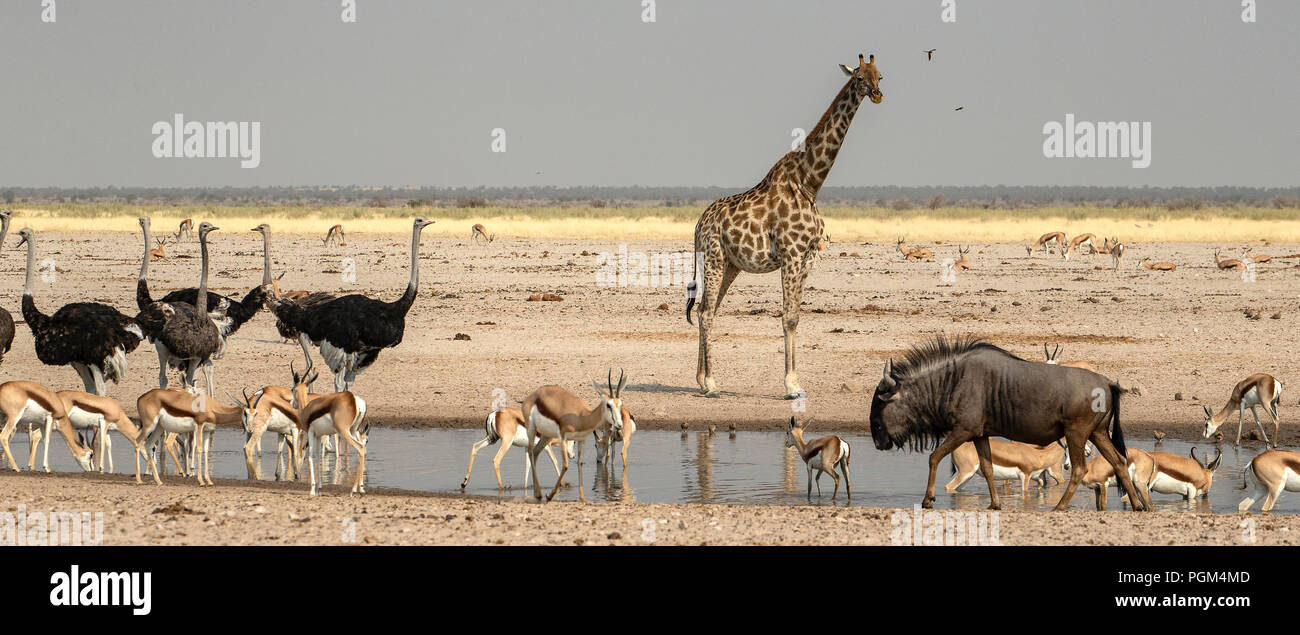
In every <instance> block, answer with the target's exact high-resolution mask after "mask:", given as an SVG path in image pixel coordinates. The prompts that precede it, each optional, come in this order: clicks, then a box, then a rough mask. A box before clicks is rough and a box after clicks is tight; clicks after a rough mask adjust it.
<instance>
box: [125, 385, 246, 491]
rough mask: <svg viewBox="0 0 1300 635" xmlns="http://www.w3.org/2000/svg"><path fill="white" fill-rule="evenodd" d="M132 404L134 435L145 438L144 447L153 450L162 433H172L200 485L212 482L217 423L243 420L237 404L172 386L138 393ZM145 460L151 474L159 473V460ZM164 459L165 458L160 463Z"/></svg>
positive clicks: (138, 465) (136, 468) (136, 463)
mask: <svg viewBox="0 0 1300 635" xmlns="http://www.w3.org/2000/svg"><path fill="white" fill-rule="evenodd" d="M135 405H136V411H137V412H138V414H139V416H140V431H139V434H137V436H138V437H141V438H143V439H144V447H145V448H150V449H152V448H153V447H154V444H155V443H157V442H159V441H161V440H162V437H163V435H164V434H165V433H169V434H175V435H176V436H177V437H178V440H179V441H181V443H182V446H183V447H186V451H185V457H186V458H185V462H186V464H187V465H189V466H192V468H193V470H194V475H195V476H196V477H197V478H198V481H199V486H200V487H201V486H204V485H211V484H212V433H213V432H214V431H215V430H216V427H217V426H218V425H222V426H233V425H237V424H240V423H242V421H243V410H242V409H240V408H239V407H237V406H223V405H221V404H219V403H217V400H216V399H214V398H212V397H211V396H208V395H201V394H198V395H196V394H194V393H191V392H189V391H186V390H179V389H173V388H154V389H153V390H150V391H149V392H146V393H144V394H143V395H140V396H139V398H137V399H136V400H135ZM186 437H188V441H186V440H185V439H186ZM147 462H148V463H149V465H150V468H151V469H153V470H154V474H158V471H157V470H158V463H159V462H158V461H155V459H154V458H153V457H149V458H148V459H147ZM165 462H166V459H165V457H164V459H163V461H162V463H165ZM135 474H136V480H137V481H139V480H140V455H139V454H136V460H135Z"/></svg>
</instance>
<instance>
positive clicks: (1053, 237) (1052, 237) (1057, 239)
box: [1025, 232, 1065, 256]
mask: <svg viewBox="0 0 1300 635" xmlns="http://www.w3.org/2000/svg"><path fill="white" fill-rule="evenodd" d="M1053 242H1054V243H1056V250H1057V251H1060V250H1062V249H1064V248H1065V232H1047V233H1046V234H1043V235H1042V236H1039V237H1038V241H1037V242H1035V243H1034V244H1033V245H1025V252H1026V253H1028V254H1029V255H1030V256H1032V255H1034V252H1035V251H1038V249H1039V248H1040V247H1041V248H1042V250H1043V251H1044V252H1048V243H1053Z"/></svg>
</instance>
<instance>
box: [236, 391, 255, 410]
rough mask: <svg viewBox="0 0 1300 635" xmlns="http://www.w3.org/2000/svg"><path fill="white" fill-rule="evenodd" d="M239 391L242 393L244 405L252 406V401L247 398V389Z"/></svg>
mask: <svg viewBox="0 0 1300 635" xmlns="http://www.w3.org/2000/svg"><path fill="white" fill-rule="evenodd" d="M239 390H240V391H242V392H243V393H244V403H246V404H248V405H250V406H251V405H253V400H251V399H249V398H248V389H247V388H240V389H239Z"/></svg>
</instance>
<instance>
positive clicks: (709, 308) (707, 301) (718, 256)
mask: <svg viewBox="0 0 1300 635" xmlns="http://www.w3.org/2000/svg"><path fill="white" fill-rule="evenodd" d="M739 274H740V269H739V268H737V267H736V266H735V265H732V264H731V263H730V262H727V259H726V256H725V255H724V254H723V253H722V246H721V245H720V244H718V243H717V242H714V243H713V244H712V245H711V246H710V248H709V251H708V253H707V254H706V255H705V264H704V288H703V289H702V290H701V293H700V354H699V360H698V363H697V364H696V370H695V381H696V382H697V383H698V384H699V386H700V389H701V390H703V391H704V394H706V395H716V394H718V385H717V384H716V383H714V381H713V360H712V355H711V353H710V351H709V331H710V330H711V329H712V328H713V317H714V316H715V315H717V313H718V304H719V303H721V302H722V297H723V296H724V295H725V294H726V293H727V288H728V287H730V286H731V283H732V281H733V280H735V279H736V276H737V275H739Z"/></svg>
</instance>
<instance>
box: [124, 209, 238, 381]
mask: <svg viewBox="0 0 1300 635" xmlns="http://www.w3.org/2000/svg"><path fill="white" fill-rule="evenodd" d="M146 225H147V224H146ZM216 229H217V228H216V227H213V226H212V224H211V223H207V222H205V223H202V224H200V225H199V252H200V255H201V258H202V265H201V266H202V272H201V273H200V275H199V288H198V290H197V292H196V294H195V296H194V297H195V298H196V299H200V298H201V299H203V300H205V301H204V302H203V304H204V306H202V307H195V305H193V304H189V303H187V302H162V301H159V302H154V303H152V304H150V305H148V306H146V307H145V308H144V309H142V310H141V311H140V313H139V315H137V316H136V317H135V319H136V322H138V323H139V324H140V328H141V329H142V330H143V331H144V335H145V337H146V338H147V339H148V340H149V341H150V342H152V343H153V345H154V348H155V349H157V351H158V387H159V388H166V387H167V369H168V368H176V369H180V370H183V371H184V373H185V374H184V377H183V378H182V382H183V383H184V384H185V388H186V389H187V390H191V391H192V390H194V374H195V372H196V371H197V370H198V369H199V368H202V369H203V375H204V377H205V378H206V379H207V384H208V392H207V394H208V395H209V396H212V395H213V394H214V393H213V391H214V385H213V380H212V359H213V358H214V357H219V356H220V354H221V352H222V351H223V350H224V349H225V345H226V342H225V339H224V338H223V337H222V336H221V330H220V329H218V328H217V324H216V323H215V322H213V321H212V318H211V317H210V316H209V315H208V310H209V308H210V307H209V306H208V302H207V301H206V300H207V299H208V233H210V232H212V231H214V230H216ZM147 245H148V243H146V246H147ZM148 266H149V254H148V251H146V252H145V256H144V264H143V265H142V266H141V274H140V279H141V282H143V281H144V277H145V275H146V272H147V271H148Z"/></svg>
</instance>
